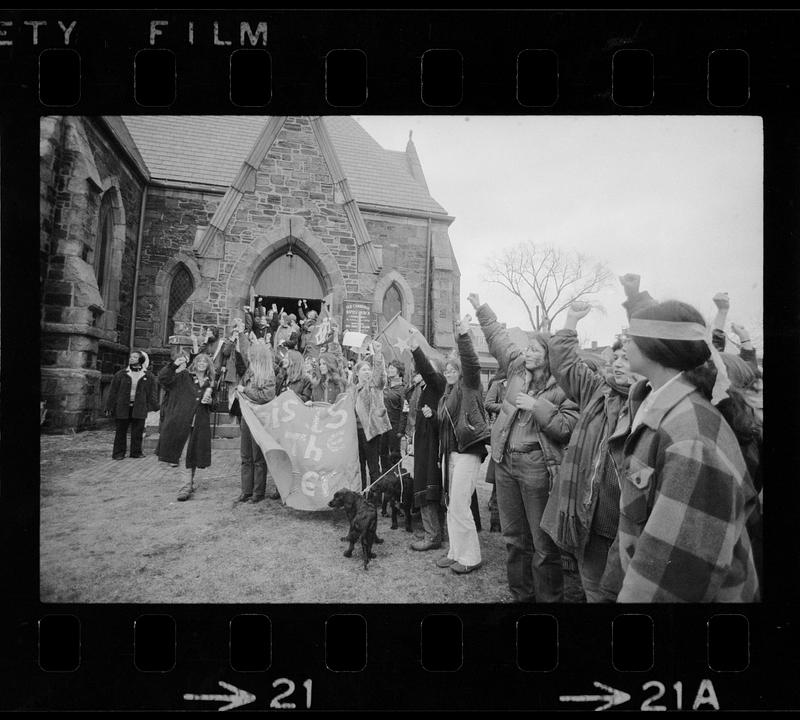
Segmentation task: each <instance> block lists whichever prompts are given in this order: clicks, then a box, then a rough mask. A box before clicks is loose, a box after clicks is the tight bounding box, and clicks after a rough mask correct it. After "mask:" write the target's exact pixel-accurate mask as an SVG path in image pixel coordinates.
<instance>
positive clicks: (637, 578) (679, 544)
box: [617, 375, 759, 602]
mask: <svg viewBox="0 0 800 720" xmlns="http://www.w3.org/2000/svg"><path fill="white" fill-rule="evenodd" d="M647 393H648V388H647V383H646V382H645V381H640V382H638V383H636V385H634V386H633V388H631V391H630V395H629V398H628V403H629V413H630V417H632V418H633V417H635V415H636V411H637V410H638V408H639V406H640V405H641V403H642V401H643V400H644V399H645V397H646V395H647ZM624 450H625V461H624V464H623V467H622V468H621V482H622V496H621V501H620V522H619V536H618V539H619V559H620V564H621V571H622V573H623V578H622V587H621V589H620V591H619V595H618V598H617V599H618V602H754V601H757V600H758V599H759V587H758V579H757V576H756V571H755V565H754V559H753V551H752V548H751V544H750V538H749V536H748V533H747V530H746V528H745V524H746V522H747V520H748V517H749V515H750V513H751V511H752V509H753V507H754V505H755V502H756V493H755V490H754V488H753V486H752V482H751V480H750V478H749V476H748V474H747V471H746V469H745V464H744V460H743V459H742V454H741V451H740V450H739V444H738V442H737V441H736V438H735V436H734V435H733V431H732V430H731V429H730V427H729V426H728V424H727V423H726V422H725V421H724V420H723V418H722V415H720V413H719V411H717V409H716V408H714V407H713V406H712V405H711V404H710V403H709V402H708V401H707V400H706V399H705V398H704V397H703V396H702V395H701V394H700V392H699V391H698V390H697V389H696V388H695V386H694V385H693V384H692V383H690V382H689V381H688V380H686V379H685V378H684V377H683V376H682V375H681V376H679V377H677V378H676V379H675V380H674V381H672V382H670V384H669V385H668V386H665V387H664V388H663V391H662V392H661V393H660V394H659V395H658V397H657V398H656V400H655V402H654V404H653V405H652V406H651V407H650V408H649V409H647V410H646V411H645V413H644V416H643V417H642V422H641V423H640V424H639V425H637V427H636V428H635V429H634V430H633V431H632V432H631V433H630V435H629V436H628V438H627V440H626V441H625V448H624Z"/></svg>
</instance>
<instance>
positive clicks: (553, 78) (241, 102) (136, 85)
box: [38, 24, 750, 110]
mask: <svg viewBox="0 0 800 720" xmlns="http://www.w3.org/2000/svg"><path fill="white" fill-rule="evenodd" d="M245 25H246V24H245ZM248 27H249V26H248ZM368 60H369V59H368V56H367V53H366V52H364V51H363V50H360V49H352V48H350V49H348V48H337V49H334V50H330V51H329V52H328V53H326V55H325V58H324V60H323V62H322V67H321V68H320V70H321V71H322V73H323V75H324V101H325V102H326V103H327V104H328V105H329V106H330V108H331V109H342V108H347V109H350V110H353V109H359V108H361V109H363V108H366V107H367V106H368V97H369V89H370V87H371V86H372V83H373V82H374V81H373V80H371V79H370V77H369V70H368ZM228 63H229V68H228V69H229V73H228V78H227V79H228V83H227V85H228V99H229V101H230V108H231V109H232V110H235V109H245V108H247V109H250V108H267V107H268V106H269V105H270V102H271V100H272V96H273V60H272V54H271V53H270V52H269V50H259V49H240V50H234V51H232V52H231V53H230V55H229V56H228ZM610 70H611V72H610V85H611V100H612V102H613V103H614V105H615V106H617V107H618V108H639V109H643V108H647V107H649V106H650V105H652V103H653V99H654V97H655V56H654V55H653V53H652V52H650V51H649V50H646V49H622V50H616V51H614V54H613V56H612V57H611V68H610ZM81 71H82V66H81V54H80V53H79V52H78V51H77V50H73V49H71V48H52V49H46V50H42V51H41V52H40V53H39V56H38V101H39V103H40V104H41V105H42V106H44V107H47V108H52V109H68V108H73V107H75V106H76V105H78V103H79V102H80V99H81V93H82V86H83V82H82V80H83V78H82V72H81ZM464 72H465V62H464V55H463V54H462V52H461V51H460V50H457V49H455V48H432V49H428V50H425V51H423V53H422V55H421V57H420V67H419V89H420V103H421V106H420V109H421V110H422V109H430V108H457V107H458V106H459V105H460V104H461V102H462V100H463V99H464ZM514 74H515V76H516V92H515V98H516V101H517V103H519V105H520V106H521V107H524V108H531V109H532V108H540V109H542V108H554V107H555V106H556V104H557V103H558V97H559V56H558V53H556V52H555V51H554V50H551V49H549V48H527V49H524V50H521V51H520V52H519V53H517V57H516V66H515V68H514ZM123 78H124V75H123ZM180 80H182V78H180V79H179V77H178V57H177V56H176V54H175V52H174V51H173V50H169V49H143V50H139V51H137V52H136V55H135V56H134V60H133V72H132V74H131V76H130V77H129V78H128V82H129V83H132V86H133V97H134V100H135V102H136V104H137V105H139V106H140V107H141V108H142V109H143V110H147V109H151V110H153V109H168V108H170V107H172V106H173V105H174V104H175V102H176V100H177V97H178V87H179V85H180ZM706 82H707V98H708V103H709V106H711V107H714V108H744V107H745V105H747V101H748V99H749V97H750V56H749V54H748V53H747V52H746V51H745V50H742V49H718V50H713V51H712V52H710V53H709V54H708V59H707V69H706Z"/></svg>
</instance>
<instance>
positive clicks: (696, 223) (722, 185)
mask: <svg viewBox="0 0 800 720" xmlns="http://www.w3.org/2000/svg"><path fill="white" fill-rule="evenodd" d="M356 119H357V120H358V121H359V122H360V123H361V125H362V126H363V127H364V128H365V129H366V130H367V131H368V132H369V133H370V134H371V135H372V136H373V137H374V138H375V139H376V140H377V141H378V142H379V143H380V144H381V145H382V146H383V147H385V148H387V149H390V150H404V149H405V146H406V142H407V140H408V131H409V130H413V131H414V143H415V145H416V147H417V152H418V154H419V157H420V161H421V162H422V167H423V170H424V171H425V176H426V179H427V181H428V187H429V188H430V191H431V195H432V196H433V197H434V198H435V199H436V200H437V201H438V202H439V203H440V204H441V205H443V206H444V208H445V209H446V210H447V212H448V213H449V214H450V215H452V216H454V217H455V222H454V223H453V224H452V225H451V226H450V239H451V241H452V244H453V249H454V251H455V255H456V259H457V260H458V264H459V267H460V270H461V311H462V313H466V312H467V311H471V308H470V306H469V304H468V303H467V294H468V293H469V292H472V291H474V292H478V293H480V296H481V299H482V300H485V301H486V302H488V303H489V304H490V305H491V306H492V307H493V308H494V309H495V311H496V312H497V314H498V316H499V317H500V319H501V320H504V321H506V322H508V324H509V325H520V326H521V327H524V328H526V329H528V328H529V327H530V325H529V323H528V320H527V315H526V313H525V310H524V308H523V306H522V304H521V303H520V302H519V300H517V299H515V298H514V297H513V296H511V295H510V294H509V293H508V292H507V291H505V290H504V289H502V288H500V287H499V286H497V285H491V284H489V283H487V282H485V281H484V279H483V274H482V273H483V270H482V268H483V266H484V264H485V260H486V258H487V257H488V256H489V255H490V254H492V253H497V252H498V251H500V250H501V249H502V248H505V247H508V246H511V245H514V244H516V243H518V242H520V241H534V242H541V243H552V244H553V245H556V246H558V247H560V248H564V249H575V250H578V251H580V252H583V253H585V254H588V255H591V256H593V257H595V258H597V259H599V260H602V261H604V262H606V263H607V264H608V266H609V267H610V269H611V270H612V272H614V273H615V274H616V275H621V274H624V273H626V272H635V273H638V274H640V275H641V276H642V289H646V290H649V291H650V293H651V294H652V295H653V297H655V298H656V299H662V300H664V299H668V298H674V299H678V300H684V301H686V302H689V303H691V304H693V305H695V307H697V309H698V310H700V312H701V313H703V315H704V316H705V317H706V318H708V319H710V318H711V316H712V315H713V313H714V310H715V308H714V306H713V303H712V301H711V297H712V296H713V295H714V293H715V292H717V291H720V290H723V291H727V292H728V293H730V297H731V310H730V314H729V316H728V320H729V321H732V322H740V323H743V324H744V325H745V326H746V327H748V329H750V330H751V332H752V333H753V336H754V340H755V342H756V346H757V348H758V349H759V350H761V349H762V347H763V343H762V340H761V325H762V313H763V299H762V298H763V283H762V277H763V271H762V267H763V249H762V246H763V191H762V183H763V135H762V123H761V119H760V118H756V117H679V116H661V117H621V116H604V117H486V116H469V117H463V116H449V117H424V116H406V117H375V116H357V117H356ZM623 299H624V297H623V296H622V291H621V287H620V286H619V284H618V283H617V284H615V285H614V286H612V287H611V288H610V289H609V290H606V291H604V292H603V293H602V294H600V295H599V296H598V297H597V300H598V302H599V303H600V304H602V305H603V307H604V309H605V313H603V312H602V311H600V310H593V311H592V313H591V314H590V315H589V316H588V317H587V318H586V319H585V320H583V321H581V326H580V328H579V330H580V331H581V336H582V337H583V338H584V339H586V340H592V339H594V340H597V341H598V342H599V344H601V345H604V344H608V343H609V342H610V341H611V340H612V339H613V336H614V335H615V334H616V333H618V332H619V331H620V329H621V328H622V327H624V326H625V325H626V324H627V323H626V317H625V312H624V310H623V309H622V307H621V306H620V302H621V301H622V300H623ZM562 325H563V315H562V316H559V318H557V319H556V321H555V329H558V328H560V327H562Z"/></svg>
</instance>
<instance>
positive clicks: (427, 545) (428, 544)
mask: <svg viewBox="0 0 800 720" xmlns="http://www.w3.org/2000/svg"><path fill="white" fill-rule="evenodd" d="M440 547H442V543H441V542H436V541H435V540H416V541H415V542H412V543H411V549H412V550H418V551H419V552H424V551H425V550H438V549H439V548H440Z"/></svg>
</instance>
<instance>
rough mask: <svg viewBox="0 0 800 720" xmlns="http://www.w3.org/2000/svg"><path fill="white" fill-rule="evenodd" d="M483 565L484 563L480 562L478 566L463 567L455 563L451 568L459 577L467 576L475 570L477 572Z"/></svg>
mask: <svg viewBox="0 0 800 720" xmlns="http://www.w3.org/2000/svg"><path fill="white" fill-rule="evenodd" d="M481 565H483V563H482V562H479V563H478V564H477V565H462V564H461V563H453V564H452V565H451V566H450V569H451V570H452V571H453V572H454V573H458V574H459V575H466V574H467V573H471V572H472V571H473V570H477V569H478V568H479V567H480V566H481Z"/></svg>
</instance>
